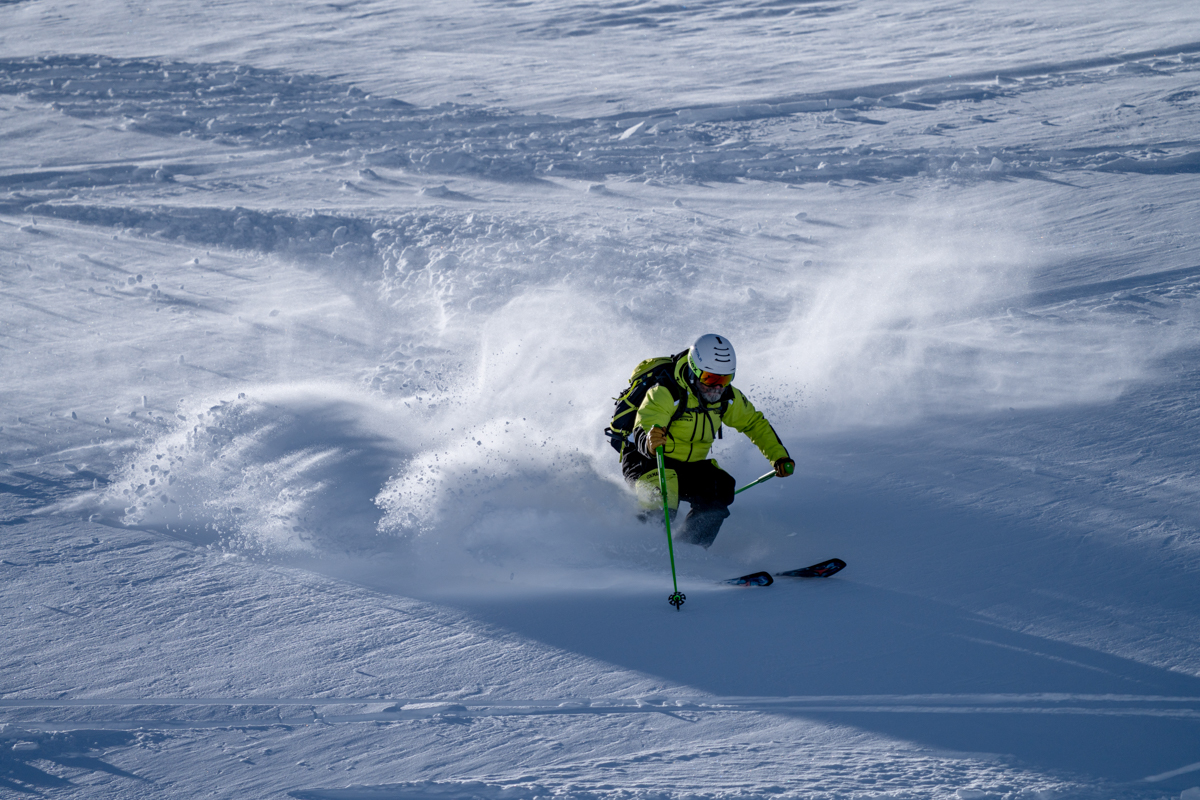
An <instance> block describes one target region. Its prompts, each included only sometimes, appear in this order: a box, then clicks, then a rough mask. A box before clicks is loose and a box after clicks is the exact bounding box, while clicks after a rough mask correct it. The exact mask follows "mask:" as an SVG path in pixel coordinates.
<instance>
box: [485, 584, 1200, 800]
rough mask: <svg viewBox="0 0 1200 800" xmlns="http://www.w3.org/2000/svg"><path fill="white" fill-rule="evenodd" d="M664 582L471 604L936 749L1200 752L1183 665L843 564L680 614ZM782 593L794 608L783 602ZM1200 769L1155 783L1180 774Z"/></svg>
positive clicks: (1158, 761) (573, 640) (1132, 755)
mask: <svg viewBox="0 0 1200 800" xmlns="http://www.w3.org/2000/svg"><path fill="white" fill-rule="evenodd" d="M668 588H669V587H668ZM661 594H662V597H661V598H658V597H657V596H655V597H650V596H636V597H630V596H625V597H622V598H614V597H613V596H611V595H610V594H606V595H599V594H597V595H592V594H590V593H586V594H579V595H568V596H558V597H556V598H555V599H554V600H553V602H547V599H546V598H544V597H542V598H537V599H528V600H523V599H520V598H516V597H508V598H498V597H493V598H490V599H489V601H488V603H487V604H486V607H472V608H470V612H471V613H472V614H474V615H476V616H479V617H482V618H484V619H487V620H488V621H490V622H493V623H496V624H499V625H502V626H504V627H506V628H508V629H510V630H516V631H519V632H521V633H523V634H526V635H529V636H532V637H534V638H536V639H538V640H540V641H543V642H546V643H549V644H551V645H554V646H556V647H560V648H562V649H564V650H569V651H572V652H575V653H579V654H582V655H585V656H590V657H593V658H596V659H598V660H601V661H606V662H609V663H612V662H614V661H615V662H616V663H618V664H619V665H620V666H621V667H624V668H626V669H631V670H636V671H638V672H642V673H647V674H651V675H656V676H660V677H663V678H666V679H668V680H670V681H672V682H674V683H678V684H683V685H686V686H688V687H694V688H695V689H696V690H697V691H698V693H699V692H703V693H711V694H714V695H717V696H720V697H738V698H746V697H757V698H775V699H778V698H789V697H802V698H804V700H803V701H801V702H798V703H796V704H789V703H786V702H785V703H782V704H781V705H780V706H779V709H778V710H777V711H773V713H784V714H793V715H797V716H802V717H806V718H810V719H820V720H823V721H826V722H829V723H831V724H842V725H853V726H855V727H858V728H862V729H866V730H873V731H877V732H880V733H884V734H887V735H889V736H894V737H897V738H901V739H905V740H909V741H914V742H920V743H923V744H926V745H930V746H933V747H936V748H939V749H947V750H955V751H960V752H964V751H965V752H974V753H980V752H984V753H1000V754H1006V755H1010V756H1016V757H1018V758H1019V759H1020V760H1022V761H1024V762H1027V763H1028V764H1031V765H1037V766H1040V767H1043V768H1050V769H1053V770H1056V771H1068V772H1074V773H1083V774H1088V775H1093V776H1096V777H1100V778H1106V779H1109V780H1117V781H1134V780H1140V779H1142V778H1145V777H1147V776H1149V775H1156V774H1159V773H1165V772H1170V771H1173V770H1175V769H1177V768H1179V767H1180V766H1181V765H1186V764H1191V763H1194V762H1196V761H1197V760H1198V759H1200V750H1198V745H1197V742H1200V720H1198V719H1197V716H1200V715H1198V714H1197V711H1200V679H1197V678H1194V677H1191V676H1188V675H1184V674H1181V673H1177V672H1171V671H1169V670H1164V669H1159V668H1156V667H1153V666H1148V665H1145V664H1141V663H1138V662H1134V661H1131V660H1128V659H1123V658H1119V657H1116V656H1112V655H1108V654H1104V653H1099V652H1096V651H1093V650H1088V649H1086V648H1083V647H1077V646H1074V645H1070V644H1064V643H1061V642H1056V641H1052V640H1049V639H1044V638H1040V637H1037V636H1032V635H1028V634H1024V633H1017V632H1014V631H1011V630H1007V629H1005V628H1003V627H1001V626H999V625H997V624H994V623H992V622H989V621H988V620H986V619H984V618H982V617H979V616H977V615H975V614H971V613H969V612H964V611H961V610H959V609H955V608H953V607H951V606H949V605H947V604H943V603H939V602H935V601H931V600H926V599H922V598H918V597H914V596H911V595H906V594H902V593H899V592H894V591H888V590H883V589H878V588H873V587H870V586H867V585H863V584H857V583H855V582H853V581H851V580H849V579H848V578H843V579H833V580H827V581H816V580H814V581H805V582H803V583H800V584H799V585H783V586H778V585H777V586H776V587H772V588H771V589H741V590H730V591H729V592H720V593H716V592H695V591H693V592H692V594H691V595H689V599H688V602H687V604H685V606H684V608H683V610H682V611H681V612H676V611H674V610H673V609H671V608H670V607H669V606H668V605H667V603H666V594H667V593H666V592H663V593H661ZM656 601H657V602H656ZM780 603H786V604H787V605H788V606H789V607H791V608H793V609H795V613H790V614H780V613H778V611H779V604H780ZM659 605H661V606H662V608H658V606H659ZM1047 694H1062V695H1069V697H1058V698H1048V697H1046V695H1047ZM1014 695H1026V696H1027V697H1014ZM1098 695H1106V696H1113V695H1120V696H1124V697H1129V696H1138V697H1144V698H1147V701H1146V702H1138V701H1134V700H1124V701H1117V700H1113V699H1111V698H1110V699H1109V700H1101V699H1099V698H1097V696H1098ZM981 696H982V697H981ZM989 696H990V697H989ZM1085 696H1086V697H1085ZM1154 697H1174V698H1180V697H1185V698H1193V700H1192V701H1191V702H1184V703H1179V702H1174V703H1172V702H1157V703H1156V702H1155V701H1153V700H1151V699H1150V698H1154ZM831 709H832V710H831ZM1189 714H1190V716H1188V715H1189ZM1195 777H1196V776H1195V775H1194V774H1187V775H1183V776H1181V777H1179V778H1178V779H1177V780H1175V781H1165V782H1162V783H1159V784H1157V786H1158V787H1161V788H1163V789H1168V788H1172V787H1174V784H1175V783H1179V785H1180V786H1181V787H1183V788H1186V787H1187V786H1191V785H1193V784H1194V783H1195ZM1189 780H1191V783H1189V782H1188V781H1189ZM1177 790H1178V789H1177Z"/></svg>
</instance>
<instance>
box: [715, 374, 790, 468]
mask: <svg viewBox="0 0 1200 800" xmlns="http://www.w3.org/2000/svg"><path fill="white" fill-rule="evenodd" d="M722 422H724V423H725V424H726V425H728V426H729V427H731V428H733V429H734V430H735V431H741V432H742V433H744V434H746V436H747V437H748V438H749V439H750V441H752V442H754V446H755V447H757V448H758V449H759V451H760V452H761V453H762V454H763V455H764V456H766V458H767V461H770V462H771V463H772V464H775V463H776V462H778V461H780V460H783V459H786V460H788V461H790V460H791V456H789V455H788V451H787V448H786V447H784V446H783V442H781V441H780V440H779V434H777V433H775V429H774V428H772V427H771V423H770V422H768V421H767V418H766V417H764V416H763V414H762V412H761V411H759V410H757V409H756V408H755V407H754V405H753V404H752V403H751V402H750V401H749V400H748V399H746V395H744V394H742V393H741V391H740V390H738V389H734V390H733V401H732V402H731V403H730V404H729V410H728V411H726V412H725V416H724V418H723V419H722Z"/></svg>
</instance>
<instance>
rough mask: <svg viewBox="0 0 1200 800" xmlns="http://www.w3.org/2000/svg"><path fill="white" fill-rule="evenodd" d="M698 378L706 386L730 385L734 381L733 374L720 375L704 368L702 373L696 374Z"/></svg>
mask: <svg viewBox="0 0 1200 800" xmlns="http://www.w3.org/2000/svg"><path fill="white" fill-rule="evenodd" d="M696 379H697V380H699V381H700V382H701V383H703V384H704V385H705V386H728V385H729V384H731V383H733V376H732V375H718V374H717V373H715V372H705V371H704V370H700V374H699V375H697V376H696Z"/></svg>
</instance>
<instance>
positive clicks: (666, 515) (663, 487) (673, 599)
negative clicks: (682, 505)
mask: <svg viewBox="0 0 1200 800" xmlns="http://www.w3.org/2000/svg"><path fill="white" fill-rule="evenodd" d="M654 454H655V455H656V456H658V488H659V491H660V492H661V493H662V500H663V523H664V524H665V525H666V526H667V552H668V553H670V554H671V583H672V585H674V587H675V592H674V593H673V594H672V595H671V596H670V597H668V598H667V602H668V603H670V604H671V605H673V606H675V610H676V611H678V610H679V607H680V606H682V605H683V601H684V600H686V599H687V596H686V595H685V594H684V593H683V592H681V591H679V581H678V580H677V579H676V578H675V546H674V545H673V544H672V543H671V505H670V500H669V498H668V497H667V468H666V466H665V465H664V464H663V446H662V445H661V444H660V445H659V446H658V448H657V449H656V450H655V451H654Z"/></svg>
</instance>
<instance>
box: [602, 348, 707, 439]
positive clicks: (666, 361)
mask: <svg viewBox="0 0 1200 800" xmlns="http://www.w3.org/2000/svg"><path fill="white" fill-rule="evenodd" d="M687 352H688V351H687V350H684V351H683V352H682V353H676V354H675V355H673V356H659V357H658V358H647V359H646V360H644V361H642V362H640V363H639V364H638V365H637V366H636V367H634V368H633V374H632V375H630V376H629V387H628V388H627V389H626V390H625V391H624V392H623V393H622V394H621V395H620V396H619V397H616V398H614V399H615V400H616V401H617V407H616V409H615V410H614V411H613V418H612V422H610V423H609V426H608V427H607V428H605V429H604V434H605V435H606V436H607V437H608V441H609V444H611V445H612V446H613V449H614V450H616V451H617V453H618V454H620V455H622V456H623V455H625V448H626V447H627V446H629V445H631V444H633V442H631V441H630V440H629V435H630V434H631V433H633V421H634V419H636V418H637V411H638V408H640V407H641V405H642V400H644V399H645V398H646V392H648V391H650V387H652V386H665V387H667V389H668V390H669V391H670V392H671V397H672V398H673V399H674V400H675V403H676V404H677V407H676V409H675V414H674V415H672V417H671V420H672V421H674V420H675V419H677V418H678V417H681V416H683V413H684V411H686V409H685V406H686V405H687V403H686V402H684V401H685V400H686V399H687V391H686V390H685V389H684V388H683V387H682V386H680V385H679V383H678V382H677V381H676V380H675V362H676V361H678V360H679V359H680V357H682V356H684V355H686V354H687Z"/></svg>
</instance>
